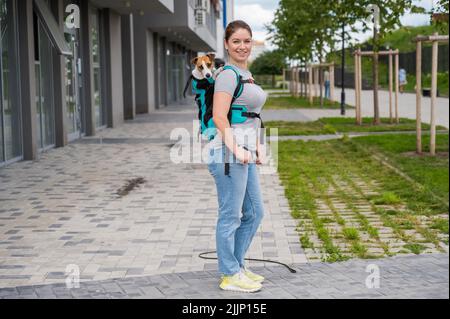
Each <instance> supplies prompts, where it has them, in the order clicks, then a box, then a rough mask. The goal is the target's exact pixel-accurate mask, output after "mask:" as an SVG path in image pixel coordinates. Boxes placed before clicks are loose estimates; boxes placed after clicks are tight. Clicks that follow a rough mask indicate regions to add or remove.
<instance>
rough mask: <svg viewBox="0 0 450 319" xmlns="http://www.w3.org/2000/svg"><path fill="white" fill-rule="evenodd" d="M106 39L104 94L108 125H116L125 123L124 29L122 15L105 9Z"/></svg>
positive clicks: (104, 27) (104, 26)
mask: <svg viewBox="0 0 450 319" xmlns="http://www.w3.org/2000/svg"><path fill="white" fill-rule="evenodd" d="M103 16H104V20H103V22H104V25H103V30H104V39H105V46H104V48H105V52H104V56H105V61H104V62H105V63H103V66H102V67H105V72H104V73H103V74H105V75H106V76H105V79H103V80H104V82H105V84H106V86H105V87H106V92H105V94H104V95H103V96H104V97H105V103H106V114H107V125H108V127H116V126H118V125H120V124H122V123H123V119H124V115H123V112H124V106H123V102H124V100H123V73H122V40H121V39H122V37H121V34H122V30H121V23H120V15H119V14H117V13H115V12H113V11H111V10H110V9H105V10H104V11H103Z"/></svg>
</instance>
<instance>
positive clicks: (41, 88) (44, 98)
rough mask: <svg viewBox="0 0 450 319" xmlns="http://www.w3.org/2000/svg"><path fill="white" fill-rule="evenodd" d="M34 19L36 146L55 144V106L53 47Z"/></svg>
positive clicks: (44, 146) (43, 30)
mask: <svg viewBox="0 0 450 319" xmlns="http://www.w3.org/2000/svg"><path fill="white" fill-rule="evenodd" d="M35 19H36V21H37V22H36V24H35V25H36V26H37V30H36V32H37V39H36V40H37V41H36V45H37V46H38V50H37V57H36V64H35V65H36V111H37V112H36V113H37V124H38V125H37V128H38V146H39V148H46V147H49V146H52V145H54V144H55V107H54V103H53V101H54V95H53V61H52V58H53V51H52V50H53V47H52V43H51V41H50V39H49V38H48V35H47V33H46V32H45V29H44V27H43V25H42V22H41V21H40V19H38V18H37V16H36V15H35Z"/></svg>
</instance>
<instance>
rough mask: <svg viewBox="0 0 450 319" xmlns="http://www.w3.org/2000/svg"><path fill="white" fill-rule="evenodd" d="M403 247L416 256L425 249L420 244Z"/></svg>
mask: <svg viewBox="0 0 450 319" xmlns="http://www.w3.org/2000/svg"><path fill="white" fill-rule="evenodd" d="M403 247H404V248H406V249H408V250H410V251H411V252H412V253H414V254H416V255H418V254H420V253H421V252H422V251H424V250H425V249H426V247H425V246H424V245H421V244H406V245H405V246H403Z"/></svg>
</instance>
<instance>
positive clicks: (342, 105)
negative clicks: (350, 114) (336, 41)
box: [341, 23, 345, 115]
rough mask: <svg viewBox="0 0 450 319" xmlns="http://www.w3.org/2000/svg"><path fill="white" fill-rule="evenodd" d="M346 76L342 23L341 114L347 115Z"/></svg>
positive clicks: (343, 26)
mask: <svg viewBox="0 0 450 319" xmlns="http://www.w3.org/2000/svg"><path fill="white" fill-rule="evenodd" d="M344 78H345V25H344V23H342V66H341V86H342V92H341V115H345V88H344Z"/></svg>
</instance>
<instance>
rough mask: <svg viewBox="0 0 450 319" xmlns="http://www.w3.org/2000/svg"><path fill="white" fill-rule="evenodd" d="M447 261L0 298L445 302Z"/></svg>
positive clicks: (164, 280) (105, 285)
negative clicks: (249, 284) (233, 284)
mask: <svg viewBox="0 0 450 319" xmlns="http://www.w3.org/2000/svg"><path fill="white" fill-rule="evenodd" d="M448 259H449V255H448V254H429V255H420V256H407V257H405V256H402V257H393V258H387V259H379V260H371V261H369V260H352V261H347V262H342V263H333V264H325V263H309V264H297V265H294V268H295V269H296V270H297V273H295V274H291V273H290V272H289V271H287V270H286V268H284V267H282V266H274V267H273V266H267V267H265V268H259V267H257V268H255V271H256V270H257V271H259V272H260V273H261V274H263V275H264V276H265V277H266V281H265V283H264V284H263V289H262V290H261V291H259V292H257V293H253V294H243V293H236V292H226V291H222V290H220V289H219V288H218V280H217V273H216V272H215V271H197V272H184V273H173V274H166V275H157V276H133V277H129V278H122V279H121V278H116V279H109V280H103V281H88V282H81V283H80V286H79V288H70V289H68V288H67V287H66V285H65V284H52V285H36V286H26V287H17V288H5V289H0V298H5V299H6V298H14V299H16V298H27V299H31V298H34V299H36V298H40V299H54V298H64V299H67V298H82V299H86V298H88V299H93V298H101V299H107V298H111V299H118V298H146V299H231V298H232V299H237V298H242V299H295V298H297V299H367V298H383V299H386V298H389V299H396V298H401V299H423V298H430V299H431V298H433V299H448V298H449V267H448ZM374 270H375V272H374V273H373V274H371V271H374Z"/></svg>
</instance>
